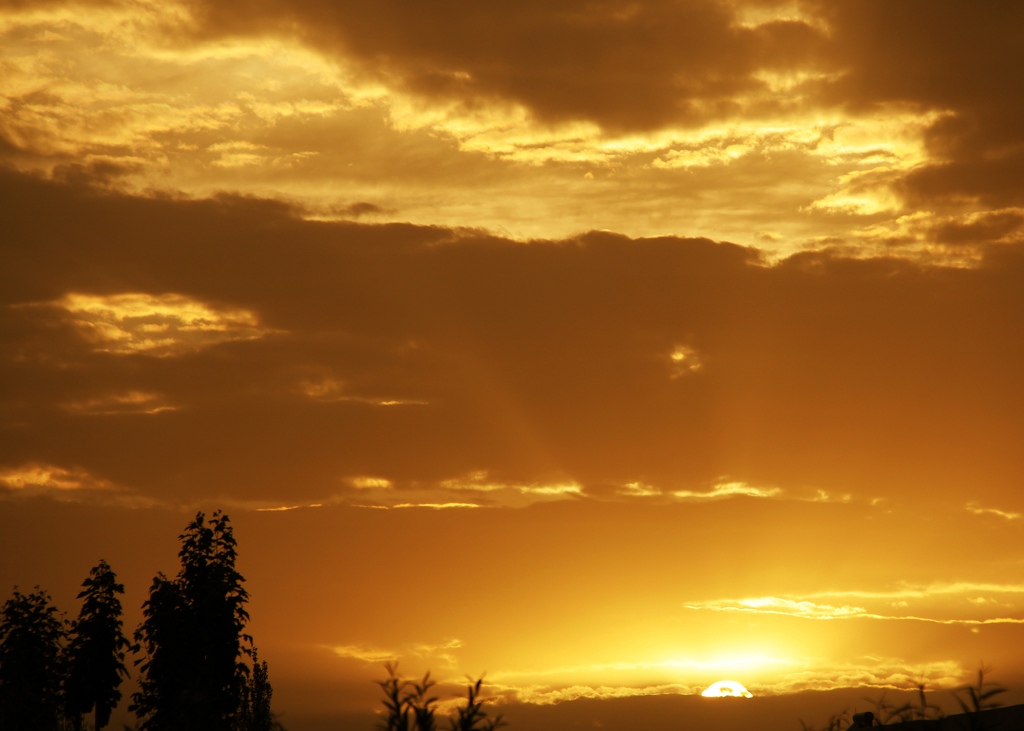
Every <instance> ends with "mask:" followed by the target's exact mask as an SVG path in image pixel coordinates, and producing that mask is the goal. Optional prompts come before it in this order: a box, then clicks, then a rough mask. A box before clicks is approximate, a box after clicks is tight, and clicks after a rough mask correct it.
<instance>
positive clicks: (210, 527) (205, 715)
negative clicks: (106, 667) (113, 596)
mask: <svg viewBox="0 0 1024 731" xmlns="http://www.w3.org/2000/svg"><path fill="white" fill-rule="evenodd" d="M179 538H180V540H181V542H182V546H181V550H180V551H179V553H178V557H179V558H180V559H181V571H180V572H179V573H178V576H177V577H176V578H174V579H168V578H167V577H166V576H164V575H163V574H158V575H157V576H156V578H155V579H154V580H153V584H152V586H151V587H150V594H149V599H148V600H147V601H146V602H145V603H144V604H143V617H144V620H143V622H142V624H141V625H140V626H139V628H138V629H137V630H136V632H135V640H136V643H137V644H136V650H138V651H142V652H144V653H145V656H144V657H142V658H140V659H139V660H137V661H136V664H137V665H139V666H140V678H139V688H140V689H139V691H138V692H137V693H135V694H134V696H133V699H134V703H133V704H132V705H131V706H130V709H131V710H133V711H134V712H135V714H136V715H137V716H138V717H139V718H140V719H142V723H141V729H142V730H143V731H232V729H234V728H235V727H236V726H237V717H238V716H239V710H240V708H241V707H242V704H243V695H244V692H245V691H244V690H243V689H244V687H245V685H246V682H247V675H248V673H249V668H248V666H247V665H246V664H245V662H244V659H245V657H246V656H247V655H249V654H250V652H251V650H250V647H251V644H252V639H251V638H250V637H249V636H248V635H246V634H244V632H243V630H244V629H245V624H246V622H247V621H248V619H249V615H248V612H247V611H246V609H245V605H246V602H247V601H248V598H249V595H248V593H247V592H246V591H245V589H244V588H243V586H242V584H243V583H244V581H245V579H244V577H242V575H241V574H239V573H238V572H237V571H236V570H235V559H236V558H237V550H236V543H235V539H234V536H233V535H232V530H231V525H230V523H229V521H228V517H227V516H226V515H223V514H221V513H220V512H216V513H214V514H213V517H212V518H211V519H210V520H209V521H207V520H206V519H205V516H204V515H203V513H198V514H197V515H196V517H195V518H194V519H193V521H192V522H191V523H189V525H188V526H187V527H186V529H185V532H184V533H182V534H181V535H180V536H179Z"/></svg>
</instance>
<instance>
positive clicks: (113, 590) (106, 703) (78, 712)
mask: <svg viewBox="0 0 1024 731" xmlns="http://www.w3.org/2000/svg"><path fill="white" fill-rule="evenodd" d="M82 587H83V590H82V591H81V592H79V594H78V598H79V599H85V601H84V602H82V608H81V610H80V611H79V614H78V619H77V620H76V621H75V622H74V623H73V624H72V626H71V632H70V641H69V643H68V648H67V677H66V678H65V680H64V704H65V705H64V712H65V714H66V716H67V717H68V720H69V721H70V723H71V727H72V729H74V731H80V730H81V728H82V714H85V713H88V712H89V711H91V710H95V715H94V729H95V731H99V730H100V729H102V728H103V727H105V726H106V725H107V724H108V723H110V713H111V711H113V709H114V708H115V707H116V706H117V704H118V702H119V701H120V700H121V690H120V685H121V681H122V680H123V679H124V677H125V676H127V675H128V670H127V669H126V668H125V666H124V652H125V649H127V648H128V647H129V643H128V640H127V639H125V636H124V634H123V633H122V631H121V628H122V626H123V623H122V621H121V601H120V599H118V595H119V594H124V586H123V585H122V584H119V583H117V576H116V574H114V572H113V571H112V570H111V568H110V566H109V565H108V564H107V562H106V561H103V560H100V562H99V563H98V564H97V565H96V566H95V567H94V568H93V569H92V570H91V571H90V572H89V577H88V578H86V579H85V581H83V582H82Z"/></svg>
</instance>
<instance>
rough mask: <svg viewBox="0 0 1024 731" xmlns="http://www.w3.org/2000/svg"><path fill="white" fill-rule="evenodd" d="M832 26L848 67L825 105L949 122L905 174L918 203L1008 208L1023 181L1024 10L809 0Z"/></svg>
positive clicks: (835, 46) (836, 57) (1007, 4)
mask: <svg viewBox="0 0 1024 731" xmlns="http://www.w3.org/2000/svg"><path fill="white" fill-rule="evenodd" d="M807 5H808V7H811V8H813V12H814V14H815V15H820V16H821V17H824V18H826V19H827V21H828V24H829V27H830V29H831V33H830V43H829V47H830V53H831V54H832V60H833V62H834V63H835V64H837V66H838V67H840V68H842V69H843V73H842V75H841V77H840V78H839V79H838V80H837V81H836V82H835V83H833V84H830V85H828V86H827V90H826V92H825V94H824V99H826V100H828V101H830V102H832V103H837V104H842V105H844V106H846V107H848V108H850V109H853V110H865V111H866V110H870V109H872V108H877V107H878V106H879V105H883V104H899V105H906V106H908V107H909V108H911V109H916V110H919V111H921V112H922V113H924V112H929V111H931V112H940V113H943V114H944V115H945V116H943V117H941V118H940V119H938V120H937V121H936V122H935V123H934V124H932V125H931V127H930V129H929V130H928V132H927V135H926V141H927V144H928V151H929V153H930V154H931V156H932V158H933V161H932V162H931V163H930V164H928V165H925V166H923V167H921V168H919V169H918V170H915V171H914V172H913V173H911V174H910V175H908V176H907V178H906V180H905V185H904V186H903V188H902V190H903V191H904V193H905V194H906V195H907V196H908V198H909V201H910V203H911V204H912V205H918V206H921V205H924V206H927V205H928V203H929V202H930V201H931V202H933V203H934V204H936V205H947V206H948V205H950V204H957V203H962V202H964V201H965V200H966V201H974V202H978V203H981V204H982V205H983V206H989V207H1002V206H1005V205H1008V204H1009V203H1008V202H1009V201H1016V202H1019V201H1020V200H1021V194H1022V191H1021V183H1020V181H1021V180H1024V157H1022V156H1021V153H1020V149H1021V145H1022V143H1024V137H1022V132H1021V126H1020V119H1021V118H1022V116H1024V96H1022V95H1021V94H1020V93H1018V91H1019V89H1021V88H1022V87H1024V34H1022V31H1021V29H1022V28H1024V6H1022V5H1021V4H1020V3H1015V2H1012V1H1003V2H995V3H992V4H989V5H986V6H985V8H984V9H981V8H979V7H977V6H974V5H970V4H965V3H962V2H956V1H955V0H941V1H940V2H926V1H924V0H917V1H914V2H906V3H898V4H893V3H887V2H884V1H882V0H868V1H867V2H861V1H860V0H842V1H841V2H831V1H830V2H809V3H807Z"/></svg>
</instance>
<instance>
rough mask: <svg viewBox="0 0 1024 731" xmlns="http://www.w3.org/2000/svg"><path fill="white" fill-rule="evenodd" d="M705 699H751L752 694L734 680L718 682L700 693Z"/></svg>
mask: <svg viewBox="0 0 1024 731" xmlns="http://www.w3.org/2000/svg"><path fill="white" fill-rule="evenodd" d="M701 695H702V696H704V697H705V698H753V697H754V696H753V694H751V692H750V691H749V690H747V689H746V688H744V687H743V686H742V685H740V684H739V683H737V682H736V681H735V680H719V681H718V682H717V683H712V684H711V685H709V686H708V687H707V688H705V689H704V692H703V693H701Z"/></svg>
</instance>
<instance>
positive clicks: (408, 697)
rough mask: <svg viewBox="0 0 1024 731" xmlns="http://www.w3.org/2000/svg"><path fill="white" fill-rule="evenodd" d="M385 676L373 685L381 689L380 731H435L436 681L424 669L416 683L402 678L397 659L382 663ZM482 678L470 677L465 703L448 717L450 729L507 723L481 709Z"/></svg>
mask: <svg viewBox="0 0 1024 731" xmlns="http://www.w3.org/2000/svg"><path fill="white" fill-rule="evenodd" d="M384 667H385V669H386V670H387V673H388V677H387V678H385V679H384V680H378V681H377V685H379V686H380V687H381V690H382V691H383V692H384V699H383V700H382V701H381V702H382V703H383V704H384V708H385V709H386V711H387V713H386V715H385V717H384V720H383V721H382V722H381V723H380V724H378V728H379V729H381V731H436V729H437V718H436V705H437V703H438V702H439V699H438V698H437V697H436V696H433V695H431V694H430V691H431V689H432V688H433V687H434V686H435V685H437V684H436V683H435V682H434V681H433V680H431V678H430V672H429V671H428V672H427V673H426V674H425V675H424V676H423V680H421V681H420V682H418V683H416V682H413V681H409V680H404V679H403V678H402V677H401V676H400V675H399V674H398V664H397V663H390V662H389V663H385V665H384ZM482 686H483V678H482V677H481V678H479V679H478V680H476V681H473V680H472V679H470V683H469V685H468V686H467V687H466V701H465V704H464V705H462V706H459V707H457V708H456V709H455V716H454V717H452V718H449V719H448V722H449V724H450V727H451V731H495V729H498V728H501V727H502V726H507V725H508V724H506V723H505V722H504V721H503V720H502V717H501V715H498V716H496V717H494V718H489V717H488V716H487V712H486V711H485V710H484V704H485V703H486V701H487V699H485V698H481V697H480V690H481V688H482Z"/></svg>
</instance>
